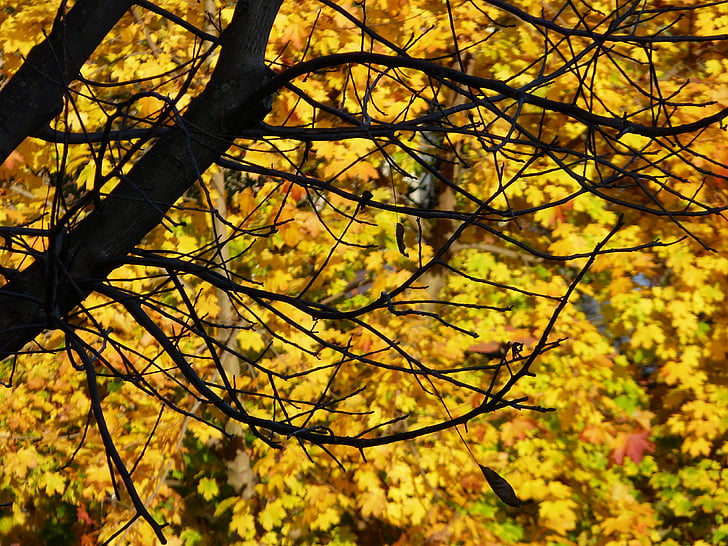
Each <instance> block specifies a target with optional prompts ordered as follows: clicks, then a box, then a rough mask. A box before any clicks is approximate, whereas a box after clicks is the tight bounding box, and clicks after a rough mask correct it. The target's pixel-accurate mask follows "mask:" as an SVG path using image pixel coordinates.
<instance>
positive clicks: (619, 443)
mask: <svg viewBox="0 0 728 546" xmlns="http://www.w3.org/2000/svg"><path fill="white" fill-rule="evenodd" d="M649 435H650V433H649V432H648V431H646V430H640V431H637V432H630V433H628V434H620V435H619V436H617V438H616V439H615V447H614V450H613V451H612V456H611V458H612V461H614V462H615V463H616V464H618V465H621V464H624V459H625V457H629V458H630V459H632V461H634V462H635V463H636V464H639V463H640V462H641V461H642V458H643V457H644V454H645V453H646V452H647V453H652V452H654V451H655V444H653V443H652V442H651V441H650V440H649Z"/></svg>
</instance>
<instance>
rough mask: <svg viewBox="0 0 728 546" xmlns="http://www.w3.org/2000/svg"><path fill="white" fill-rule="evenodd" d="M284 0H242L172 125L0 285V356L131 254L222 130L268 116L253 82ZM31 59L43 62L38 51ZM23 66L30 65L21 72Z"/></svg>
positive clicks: (223, 139)
mask: <svg viewBox="0 0 728 546" xmlns="http://www.w3.org/2000/svg"><path fill="white" fill-rule="evenodd" d="M281 2H282V0H240V1H239V2H238V3H237V6H236V9H235V15H234V17H233V20H232V22H231V23H230V25H229V26H228V27H227V28H226V29H225V31H224V32H223V34H222V36H221V53H220V58H219V60H218V63H217V66H216V68H215V71H214V72H213V75H212V77H211V79H210V82H209V83H208V85H207V87H206V88H205V90H204V92H202V93H201V94H200V95H199V96H198V97H197V98H196V99H195V100H194V101H193V102H192V103H191V104H190V107H189V108H188V110H187V111H186V113H185V114H184V116H182V118H181V120H180V122H179V123H178V124H177V125H176V126H175V129H174V130H173V131H171V132H170V133H168V134H165V136H163V137H161V138H160V139H159V140H158V141H157V143H156V144H155V145H154V146H153V147H152V148H151V149H150V150H149V151H148V152H147V153H146V154H145V155H144V156H143V157H142V158H141V159H140V160H139V161H138V162H137V163H136V165H135V166H134V167H133V168H132V170H131V171H130V173H129V174H128V176H127V177H125V179H124V180H122V181H120V182H119V184H118V185H117V186H116V187H115V188H114V189H113V190H112V192H111V193H110V194H109V195H108V197H106V198H105V199H104V200H103V201H102V202H101V203H100V204H99V206H98V207H96V208H95V209H94V210H93V211H92V212H90V213H89V215H88V216H87V217H86V218H85V219H84V220H83V221H82V222H81V223H80V224H79V225H78V227H76V228H74V229H73V230H72V231H70V232H68V233H66V234H59V235H58V236H57V241H56V243H57V244H55V245H54V249H53V252H47V253H45V254H44V255H43V256H42V257H40V258H39V259H37V260H36V262H35V263H34V264H32V265H31V266H29V267H28V268H27V269H25V270H24V271H22V272H21V273H20V274H19V275H18V277H17V278H16V279H13V280H12V282H9V283H8V284H6V285H5V286H4V287H2V288H1V289H0V310H2V312H0V358H6V357H8V356H10V355H12V354H14V353H16V352H18V351H20V350H21V349H22V348H23V346H24V345H25V344H26V343H28V342H30V341H32V340H33V339H34V338H35V336H37V335H38V334H39V333H40V332H42V331H43V330H44V329H45V328H47V327H49V326H50V327H53V323H54V320H55V319H60V318H62V317H64V316H66V315H67V314H68V313H69V312H70V311H72V310H73V309H74V307H76V306H77V305H78V304H79V303H81V302H82V301H83V300H84V298H85V297H86V296H87V295H88V294H89V292H90V291H91V285H92V284H93V283H94V282H98V281H100V280H103V279H104V278H106V276H107V275H108V274H109V273H110V272H111V271H112V270H113V268H114V267H113V266H110V265H109V264H110V260H111V259H112V258H118V257H120V256H125V255H126V254H128V253H129V252H130V251H131V250H132V249H133V248H134V247H135V246H136V245H137V244H138V243H139V242H140V241H141V240H142V238H143V237H144V236H145V235H146V234H147V233H148V232H149V231H150V230H152V229H153V228H154V227H155V226H157V225H159V224H160V222H161V221H162V219H163V217H164V214H165V213H166V212H167V211H168V210H169V208H170V207H171V206H172V205H173V204H174V203H175V201H177V199H179V198H180V197H181V196H182V194H183V193H184V192H185V191H186V190H187V189H188V188H189V187H190V186H191V185H192V184H194V182H195V181H196V180H197V179H198V178H199V177H200V175H201V173H202V172H204V171H205V170H206V169H207V168H208V167H209V166H210V165H211V164H212V163H213V162H214V161H215V160H216V159H217V158H218V157H219V156H220V155H221V154H222V153H224V152H225V151H226V150H227V149H228V148H229V147H230V145H231V144H232V140H233V139H232V136H225V135H234V134H236V133H237V132H239V131H240V130H241V129H243V128H247V127H253V126H255V125H257V124H258V123H259V122H260V121H261V120H262V119H263V118H264V117H265V115H266V114H267V113H268V108H266V107H265V106H264V102H265V101H264V100H262V99H263V98H261V97H258V96H256V93H255V91H256V90H257V89H258V88H259V87H260V86H261V84H263V83H264V82H265V81H266V80H267V79H268V78H269V77H270V75H269V70H268V68H267V67H266V65H265V62H264V60H265V59H264V54H265V47H266V45H267V42H268V37H269V33H270V28H271V26H272V24H273V21H274V19H275V16H276V13H277V11H278V8H279V7H280V4H281ZM74 9H75V8H74ZM109 28H110V27H109ZM107 31H108V29H107ZM91 50H92V48H91ZM45 51H46V54H47V55H50V56H52V55H53V53H52V52H51V51H50V50H49V49H48V48H46V50H45ZM89 53H90V51H89ZM39 56H40V53H38V54H36V55H35V57H36V58H37V57H39ZM44 62H46V63H47V62H48V61H47V60H45V61H44ZM35 63H36V66H46V64H40V63H41V60H36V61H35ZM24 69H25V65H24V66H23V68H21V70H20V71H19V74H20V73H21V72H23V70H24ZM23 73H24V74H25V72H23ZM37 77H38V78H40V79H43V76H42V75H40V74H38V75H37ZM14 80H15V78H13V81H14ZM11 84H12V81H11V82H10V83H9V84H8V86H6V88H5V89H3V91H2V93H0V107H1V106H2V104H4V103H5V101H11V102H12V101H17V100H19V98H18V97H15V98H13V97H10V98H6V97H5V95H6V93H7V92H8V87H10V85H11ZM12 89H16V88H15V87H13V88H12ZM12 92H15V91H12ZM1 114H2V110H0V117H1ZM45 121H47V119H46V120H45ZM37 123H39V122H34V124H33V127H30V126H29V127H28V129H27V133H26V134H30V132H32V131H33V130H34V129H35V128H36V127H37ZM18 142H19V141H18ZM15 145H17V143H16V144H15Z"/></svg>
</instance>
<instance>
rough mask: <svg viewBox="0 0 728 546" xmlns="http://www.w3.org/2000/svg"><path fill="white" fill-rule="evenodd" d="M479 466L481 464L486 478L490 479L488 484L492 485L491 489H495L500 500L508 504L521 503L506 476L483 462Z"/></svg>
mask: <svg viewBox="0 0 728 546" xmlns="http://www.w3.org/2000/svg"><path fill="white" fill-rule="evenodd" d="M478 466H480V470H482V471H483V476H485V479H486V480H487V481H488V485H490V487H491V489H493V492H494V493H495V494H496V495H497V496H498V498H499V499H500V500H502V501H503V502H505V503H506V504H507V505H508V506H515V507H518V506H520V505H521V501H520V500H518V497H517V496H516V492H515V491H514V490H513V488H512V487H511V484H509V483H508V482H507V481H506V480H505V478H503V477H502V476H501V475H500V474H498V473H497V472H496V471H495V470H492V469H490V468H488V467H487V466H483V465H482V464H481V465H478Z"/></svg>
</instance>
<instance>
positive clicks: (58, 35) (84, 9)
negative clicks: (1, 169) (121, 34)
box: [0, 0, 133, 163]
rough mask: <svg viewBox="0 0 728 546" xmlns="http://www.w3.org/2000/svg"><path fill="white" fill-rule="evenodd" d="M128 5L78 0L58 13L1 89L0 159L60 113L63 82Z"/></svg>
mask: <svg viewBox="0 0 728 546" xmlns="http://www.w3.org/2000/svg"><path fill="white" fill-rule="evenodd" d="M132 4H133V2H131V1H128V0H106V1H105V2H100V1H99V0H78V2H76V4H75V5H74V6H73V8H71V10H70V11H69V12H68V13H66V14H63V13H62V12H61V11H59V13H58V15H57V16H56V20H55V22H54V24H53V29H52V30H51V32H50V34H49V35H48V38H46V39H45V40H43V42H41V43H40V44H39V45H37V46H35V47H34V48H33V49H31V51H30V53H29V54H28V57H27V59H26V60H25V62H24V63H23V66H22V67H21V68H20V69H19V70H18V72H17V73H16V74H15V75H14V76H13V77H12V79H11V80H10V81H9V82H8V83H7V85H5V87H3V89H2V92H0V163H2V162H3V161H5V159H7V157H8V156H9V155H10V153H11V152H12V151H13V150H14V149H15V148H16V147H17V146H18V145H19V144H20V143H21V142H22V141H23V140H24V139H25V138H26V137H27V136H29V135H32V134H33V133H34V132H35V131H37V130H38V129H41V128H42V127H44V126H45V125H47V124H48V123H49V122H50V121H51V120H52V119H53V118H54V117H56V116H57V115H58V114H59V113H60V112H61V110H62V109H63V95H64V94H65V93H66V89H67V88H68V84H69V83H71V82H72V81H73V80H75V79H76V78H77V77H78V74H79V71H80V69H81V66H82V65H83V63H85V62H86V60H87V59H88V58H89V56H90V55H91V54H92V53H93V52H94V49H96V46H98V45H99V43H100V42H101V40H102V39H103V38H104V36H106V34H108V32H109V31H110V30H111V28H112V27H113V26H114V25H115V24H116V23H117V22H118V21H119V19H121V16H122V15H124V12H126V10H127V9H129V7H130V6H131V5H132ZM64 5H65V2H64ZM63 9H64V8H63V7H61V10H63Z"/></svg>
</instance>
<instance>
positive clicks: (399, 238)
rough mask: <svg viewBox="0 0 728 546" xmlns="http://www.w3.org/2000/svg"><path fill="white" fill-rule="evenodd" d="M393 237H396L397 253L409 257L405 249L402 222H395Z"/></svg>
mask: <svg viewBox="0 0 728 546" xmlns="http://www.w3.org/2000/svg"><path fill="white" fill-rule="evenodd" d="M395 235H396V236H397V248H399V251H400V252H401V253H402V255H403V256H407V257H409V254H407V247H406V246H405V244H404V224H403V223H402V222H397V227H396V228H395Z"/></svg>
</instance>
